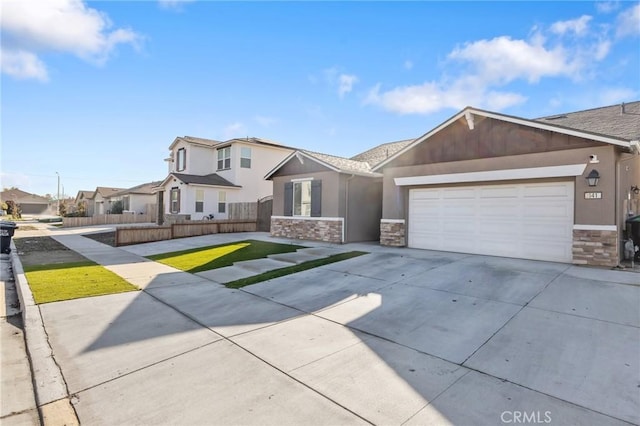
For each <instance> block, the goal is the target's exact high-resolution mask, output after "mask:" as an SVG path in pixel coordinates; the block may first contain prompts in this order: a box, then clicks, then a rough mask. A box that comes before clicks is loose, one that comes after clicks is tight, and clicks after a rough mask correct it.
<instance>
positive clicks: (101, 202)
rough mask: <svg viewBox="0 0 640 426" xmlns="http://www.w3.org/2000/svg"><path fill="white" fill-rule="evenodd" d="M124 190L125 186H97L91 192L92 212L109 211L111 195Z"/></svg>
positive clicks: (102, 212) (105, 212)
mask: <svg viewBox="0 0 640 426" xmlns="http://www.w3.org/2000/svg"><path fill="white" fill-rule="evenodd" d="M124 190H125V188H109V187H105V186H98V187H97V188H96V190H95V191H94V192H93V204H94V209H93V214H108V213H111V196H113V194H116V193H118V192H121V191H124Z"/></svg>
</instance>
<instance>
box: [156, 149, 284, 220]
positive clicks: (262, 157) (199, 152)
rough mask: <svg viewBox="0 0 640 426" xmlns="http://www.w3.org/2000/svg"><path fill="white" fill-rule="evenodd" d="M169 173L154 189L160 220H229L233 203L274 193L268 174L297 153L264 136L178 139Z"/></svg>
mask: <svg viewBox="0 0 640 426" xmlns="http://www.w3.org/2000/svg"><path fill="white" fill-rule="evenodd" d="M169 150H170V152H171V153H170V156H169V158H167V159H166V160H165V161H167V162H168V175H167V177H166V178H165V179H164V181H162V183H161V184H160V185H158V186H157V187H156V188H155V190H156V192H157V193H158V205H159V206H160V209H159V213H160V214H159V217H166V218H168V219H177V218H182V219H191V220H200V219H203V218H206V217H213V218H215V219H227V218H228V213H229V211H228V204H229V203H241V202H256V201H258V200H259V199H261V198H264V197H266V196H269V195H272V194H273V183H272V182H271V181H267V180H264V176H265V174H267V172H268V171H269V170H271V169H272V168H273V167H275V166H276V165H277V164H278V163H280V161H282V160H283V159H284V158H286V157H287V156H288V155H289V154H290V153H291V152H293V150H292V149H291V148H289V147H285V146H282V145H280V144H278V143H275V142H271V141H266V140H263V139H259V138H246V139H230V140H228V141H216V140H211V139H203V138H196V137H192V136H183V137H177V138H176V139H175V140H174V141H173V143H172V144H171V145H170V146H169Z"/></svg>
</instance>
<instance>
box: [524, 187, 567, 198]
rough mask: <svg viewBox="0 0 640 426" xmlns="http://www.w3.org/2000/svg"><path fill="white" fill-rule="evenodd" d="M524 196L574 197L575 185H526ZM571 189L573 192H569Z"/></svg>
mask: <svg viewBox="0 0 640 426" xmlns="http://www.w3.org/2000/svg"><path fill="white" fill-rule="evenodd" d="M523 190H524V193H523V195H524V197H560V198H566V197H568V196H571V198H573V186H571V188H568V187H567V185H566V184H558V185H524V188H523ZM569 190H571V194H569Z"/></svg>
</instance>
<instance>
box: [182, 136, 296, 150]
mask: <svg viewBox="0 0 640 426" xmlns="http://www.w3.org/2000/svg"><path fill="white" fill-rule="evenodd" d="M179 142H187V143H190V144H194V145H200V146H204V147H208V148H223V147H225V146H229V145H231V144H233V143H236V142H240V143H248V144H256V145H266V146H271V147H275V148H282V149H291V150H293V149H295V148H292V147H289V146H285V145H282V144H281V143H280V142H276V141H271V140H268V139H263V138H256V137H247V138H233V139H229V140H226V141H218V140H214V139H205V138H197V137H195V136H178V137H177V138H175V139H174V140H173V142H172V143H171V145H169V149H170V150H172V149H173V148H174V147H175V146H176V144H177V143H179Z"/></svg>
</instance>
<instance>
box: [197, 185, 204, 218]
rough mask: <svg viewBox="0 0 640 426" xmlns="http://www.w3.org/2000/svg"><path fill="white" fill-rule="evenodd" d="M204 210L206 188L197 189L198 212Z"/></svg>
mask: <svg viewBox="0 0 640 426" xmlns="http://www.w3.org/2000/svg"><path fill="white" fill-rule="evenodd" d="M203 211H204V189H196V213H202V212H203Z"/></svg>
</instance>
